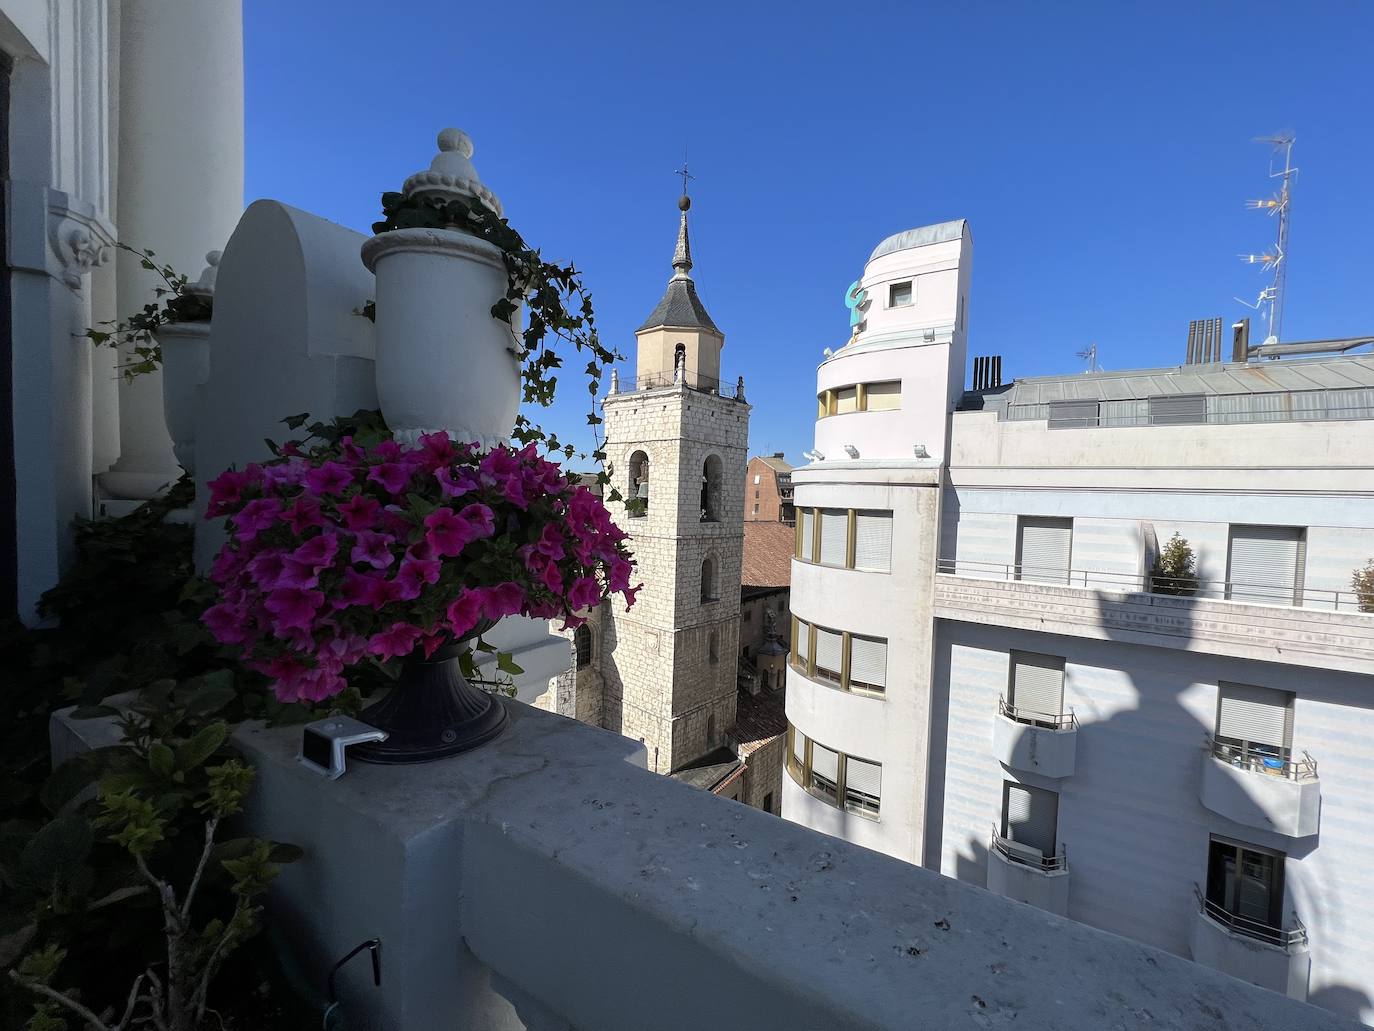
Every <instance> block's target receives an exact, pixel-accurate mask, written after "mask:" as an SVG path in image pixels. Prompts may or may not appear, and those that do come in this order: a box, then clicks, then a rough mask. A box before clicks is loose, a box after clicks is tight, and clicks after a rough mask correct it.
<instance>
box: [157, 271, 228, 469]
mask: <svg viewBox="0 0 1374 1031" xmlns="http://www.w3.org/2000/svg"><path fill="white" fill-rule="evenodd" d="M219 259H220V252H219V251H211V252H210V253H209V254H207V255H205V261H206V263H207V264H206V267H205V271H204V272H202V273H201V274H200V279H199V280H198V281H197V282H195V283H193V284H191V285H189V286H187V287H186V288H185V292H186V293H188V294H191V295H193V296H198V297H201V298H204V299H206V300H209V299H210V298H212V297H213V296H214V292H215V275H216V273H217V272H218V267H219ZM157 342H158V344H159V346H161V348H162V417H163V418H164V419H165V420H166V421H167V432H168V433H169V434H170V435H171V437H172V452H173V454H175V455H176V459H177V464H178V465H180V466H181V467H182V468H183V469H185V470H186V472H187V473H189V474H190V475H192V476H194V475H195V473H196V411H197V409H198V408H199V405H200V390H199V388H200V387H201V385H202V384H204V383H205V382H207V381H208V380H209V378H210V323H209V322H172V323H168V324H167V325H165V326H163V327H162V328H160V329H159V330H158V331H157Z"/></svg>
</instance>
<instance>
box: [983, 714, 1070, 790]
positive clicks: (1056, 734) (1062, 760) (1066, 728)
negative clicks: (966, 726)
mask: <svg viewBox="0 0 1374 1031" xmlns="http://www.w3.org/2000/svg"><path fill="white" fill-rule="evenodd" d="M1077 742H1078V720H1077V719H1076V718H1075V717H1074V714H1073V713H1072V712H1069V713H1064V714H1059V713H1045V712H1032V711H1030V710H1029V709H1021V708H1018V707H1016V706H1014V705H1009V704H1007V701H1006V699H1005V698H1003V699H1001V700H1000V701H999V702H998V706H997V716H996V717H995V718H994V719H993V721H992V754H993V757H994V758H996V760H997V761H998V762H1000V763H1002V764H1003V765H1004V766H1008V767H1010V768H1011V769H1013V770H1024V771H1026V772H1028V773H1038V774H1040V775H1041V776H1042V777H1069V776H1072V775H1073V769H1074V757H1075V754H1076V752H1077V750H1078V744H1077Z"/></svg>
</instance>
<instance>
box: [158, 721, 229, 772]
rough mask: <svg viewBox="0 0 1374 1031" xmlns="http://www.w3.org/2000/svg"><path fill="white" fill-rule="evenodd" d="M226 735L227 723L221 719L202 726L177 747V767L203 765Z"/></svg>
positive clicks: (190, 767) (179, 768) (185, 767)
mask: <svg viewBox="0 0 1374 1031" xmlns="http://www.w3.org/2000/svg"><path fill="white" fill-rule="evenodd" d="M228 736H229V725H228V724H227V723H224V722H223V721H221V722H219V723H212V724H210V725H209V726H208V727H203V728H202V729H201V730H200V731H199V732H198V733H197V734H196V736H195V737H193V738H191V740H190V741H187V742H186V743H185V744H184V745H182V746H181V747H180V748H178V749H177V752H176V766H177V769H178V770H192V769H195V768H196V767H198V766H202V765H204V764H205V761H206V760H207V759H209V758H210V756H212V755H214V754H215V751H216V749H218V748H219V746H220V745H222V744H224V741H225V739H226V738H227V737H228ZM154 747H156V746H154Z"/></svg>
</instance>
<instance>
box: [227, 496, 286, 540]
mask: <svg viewBox="0 0 1374 1031" xmlns="http://www.w3.org/2000/svg"><path fill="white" fill-rule="evenodd" d="M280 517H281V502H280V501H279V500H277V499H276V498H258V499H257V500H255V501H250V502H248V504H246V505H244V506H243V508H242V509H240V510H239V512H238V514H237V515H235V516H234V536H235V537H237V538H238V539H239V540H240V541H251V540H252V539H253V538H254V537H256V536H257V535H258V534H259V533H261V532H262V531H263V530H267V529H271V527H272V526H274V525H275V524H276V522H277V520H278V519H279V518H280Z"/></svg>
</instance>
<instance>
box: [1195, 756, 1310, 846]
mask: <svg viewBox="0 0 1374 1031" xmlns="http://www.w3.org/2000/svg"><path fill="white" fill-rule="evenodd" d="M1198 799H1199V800H1200V801H1201V802H1202V804H1203V805H1204V806H1206V807H1207V808H1208V809H1210V810H1211V811H1212V812H1214V813H1216V814H1217V815H1218V816H1224V817H1226V819H1228V820H1234V821H1235V822H1236V823H1242V824H1244V825H1245V826H1247V827H1258V828H1259V829H1261V830H1266V831H1273V832H1274V833H1275V834H1283V835H1286V836H1288V837H1290V838H1305V837H1308V836H1310V835H1313V834H1316V833H1317V830H1318V827H1319V823H1320V819H1321V780H1320V778H1318V776H1317V763H1316V761H1315V760H1314V759H1313V758H1312V756H1310V755H1308V754H1307V753H1306V752H1304V753H1303V755H1302V758H1300V759H1294V758H1293V757H1292V756H1291V755H1289V754H1288V753H1287V752H1286V751H1283V750H1274V749H1269V748H1255V747H1253V746H1251V745H1248V744H1244V743H1241V744H1233V743H1230V742H1225V741H1220V740H1217V739H1216V738H1208V739H1207V744H1206V746H1205V747H1204V748H1203V755H1202V773H1201V777H1200V778H1199V780H1198Z"/></svg>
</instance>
